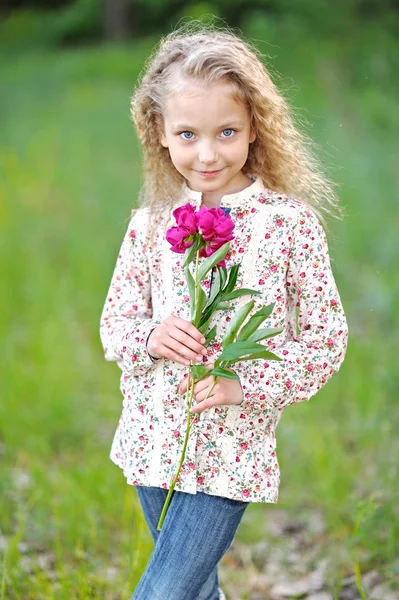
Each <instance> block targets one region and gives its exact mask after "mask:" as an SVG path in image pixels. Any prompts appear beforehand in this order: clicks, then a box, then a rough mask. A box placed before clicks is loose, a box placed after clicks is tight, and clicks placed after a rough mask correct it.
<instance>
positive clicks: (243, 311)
mask: <svg viewBox="0 0 399 600" xmlns="http://www.w3.org/2000/svg"><path fill="white" fill-rule="evenodd" d="M254 304H255V302H254V301H253V300H250V301H249V302H247V303H246V304H244V306H242V307H241V308H240V309H239V310H238V311H237V312H236V313H235V315H234V317H233V318H232V319H231V322H230V326H229V328H228V330H227V331H226V333H225V334H224V336H223V339H222V346H223V348H224V347H225V346H228V345H229V344H231V343H232V342H233V340H234V338H235V336H236V333H237V331H238V330H239V329H240V327H241V325H242V324H243V323H244V321H245V319H246V318H247V316H248V315H249V313H250V312H251V310H252V309H253V307H254Z"/></svg>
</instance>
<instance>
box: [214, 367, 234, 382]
mask: <svg viewBox="0 0 399 600" xmlns="http://www.w3.org/2000/svg"><path fill="white" fill-rule="evenodd" d="M209 373H210V374H211V375H215V376H216V377H227V378H228V379H240V378H239V376H238V375H237V373H233V372H232V371H228V370H227V369H223V367H216V368H215V369H212V371H209Z"/></svg>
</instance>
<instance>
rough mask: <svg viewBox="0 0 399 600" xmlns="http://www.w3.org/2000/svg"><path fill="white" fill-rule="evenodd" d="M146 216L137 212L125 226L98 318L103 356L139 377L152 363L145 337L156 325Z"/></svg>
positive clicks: (139, 211)
mask: <svg viewBox="0 0 399 600" xmlns="http://www.w3.org/2000/svg"><path fill="white" fill-rule="evenodd" d="M145 238H146V217H145V213H144V211H143V210H138V211H137V212H136V213H135V215H134V216H133V218H132V219H131V221H130V223H129V227H128V229H127V232H126V234H125V237H124V239H123V242H122V246H121V249H120V252H119V255H118V258H117V261H116V266H115V270H114V273H113V276H112V279H111V284H110V287H109V291H108V294H107V298H106V301H105V305H104V308H103V311H102V314H101V319H100V338H101V342H102V345H103V348H104V356H105V359H106V360H108V361H113V360H115V361H117V363H118V365H119V366H120V368H121V369H122V370H126V371H128V372H130V373H131V374H132V375H134V376H136V375H140V374H142V373H143V372H145V370H147V369H149V368H152V367H153V366H154V364H155V362H154V360H153V359H152V358H151V357H150V355H149V354H148V351H147V338H148V336H149V335H150V333H151V331H152V330H153V329H154V328H155V327H156V326H157V325H158V324H159V323H158V322H156V321H155V320H154V319H153V318H152V317H153V314H152V299H151V277H150V265H149V262H148V252H147V243H146V241H145Z"/></svg>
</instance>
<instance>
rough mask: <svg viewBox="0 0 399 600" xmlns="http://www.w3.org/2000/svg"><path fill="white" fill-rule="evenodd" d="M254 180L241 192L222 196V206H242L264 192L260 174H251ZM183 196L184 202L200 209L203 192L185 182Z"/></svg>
mask: <svg viewBox="0 0 399 600" xmlns="http://www.w3.org/2000/svg"><path fill="white" fill-rule="evenodd" d="M250 178H251V179H252V180H253V183H251V185H249V186H248V187H246V188H245V189H243V190H241V192H236V193H235V194H226V195H225V196H222V198H221V201H220V208H231V207H238V206H242V205H243V203H244V204H245V202H248V201H249V200H250V199H251V198H254V197H255V196H258V195H259V194H261V193H262V192H264V189H265V188H264V185H263V182H262V180H261V179H260V177H259V176H256V177H255V176H250ZM182 196H183V202H182V203H183V204H184V203H186V202H190V203H192V204H194V205H195V207H196V208H197V209H198V208H200V206H201V203H202V192H197V191H195V190H192V189H191V188H189V187H188V185H187V183H186V182H184V183H183V185H182Z"/></svg>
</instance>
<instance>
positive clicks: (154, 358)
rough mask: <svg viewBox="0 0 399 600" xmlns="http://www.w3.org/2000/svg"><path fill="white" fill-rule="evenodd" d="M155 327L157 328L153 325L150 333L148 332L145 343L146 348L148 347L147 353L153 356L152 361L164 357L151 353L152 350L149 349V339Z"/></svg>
mask: <svg viewBox="0 0 399 600" xmlns="http://www.w3.org/2000/svg"><path fill="white" fill-rule="evenodd" d="M154 329H155V327H153V328H152V329H151V331H150V333H149V334H148V336H147V340H146V343H145V347H146V349H147V354H148V356H149V357H150V358H151V360H152V361H155V360H159V359H160V358H162V357H161V356H154V355H153V354H151V353H150V351H149V349H148V341H149V339H150V336H151V334H152V332H153V331H154Z"/></svg>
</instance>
